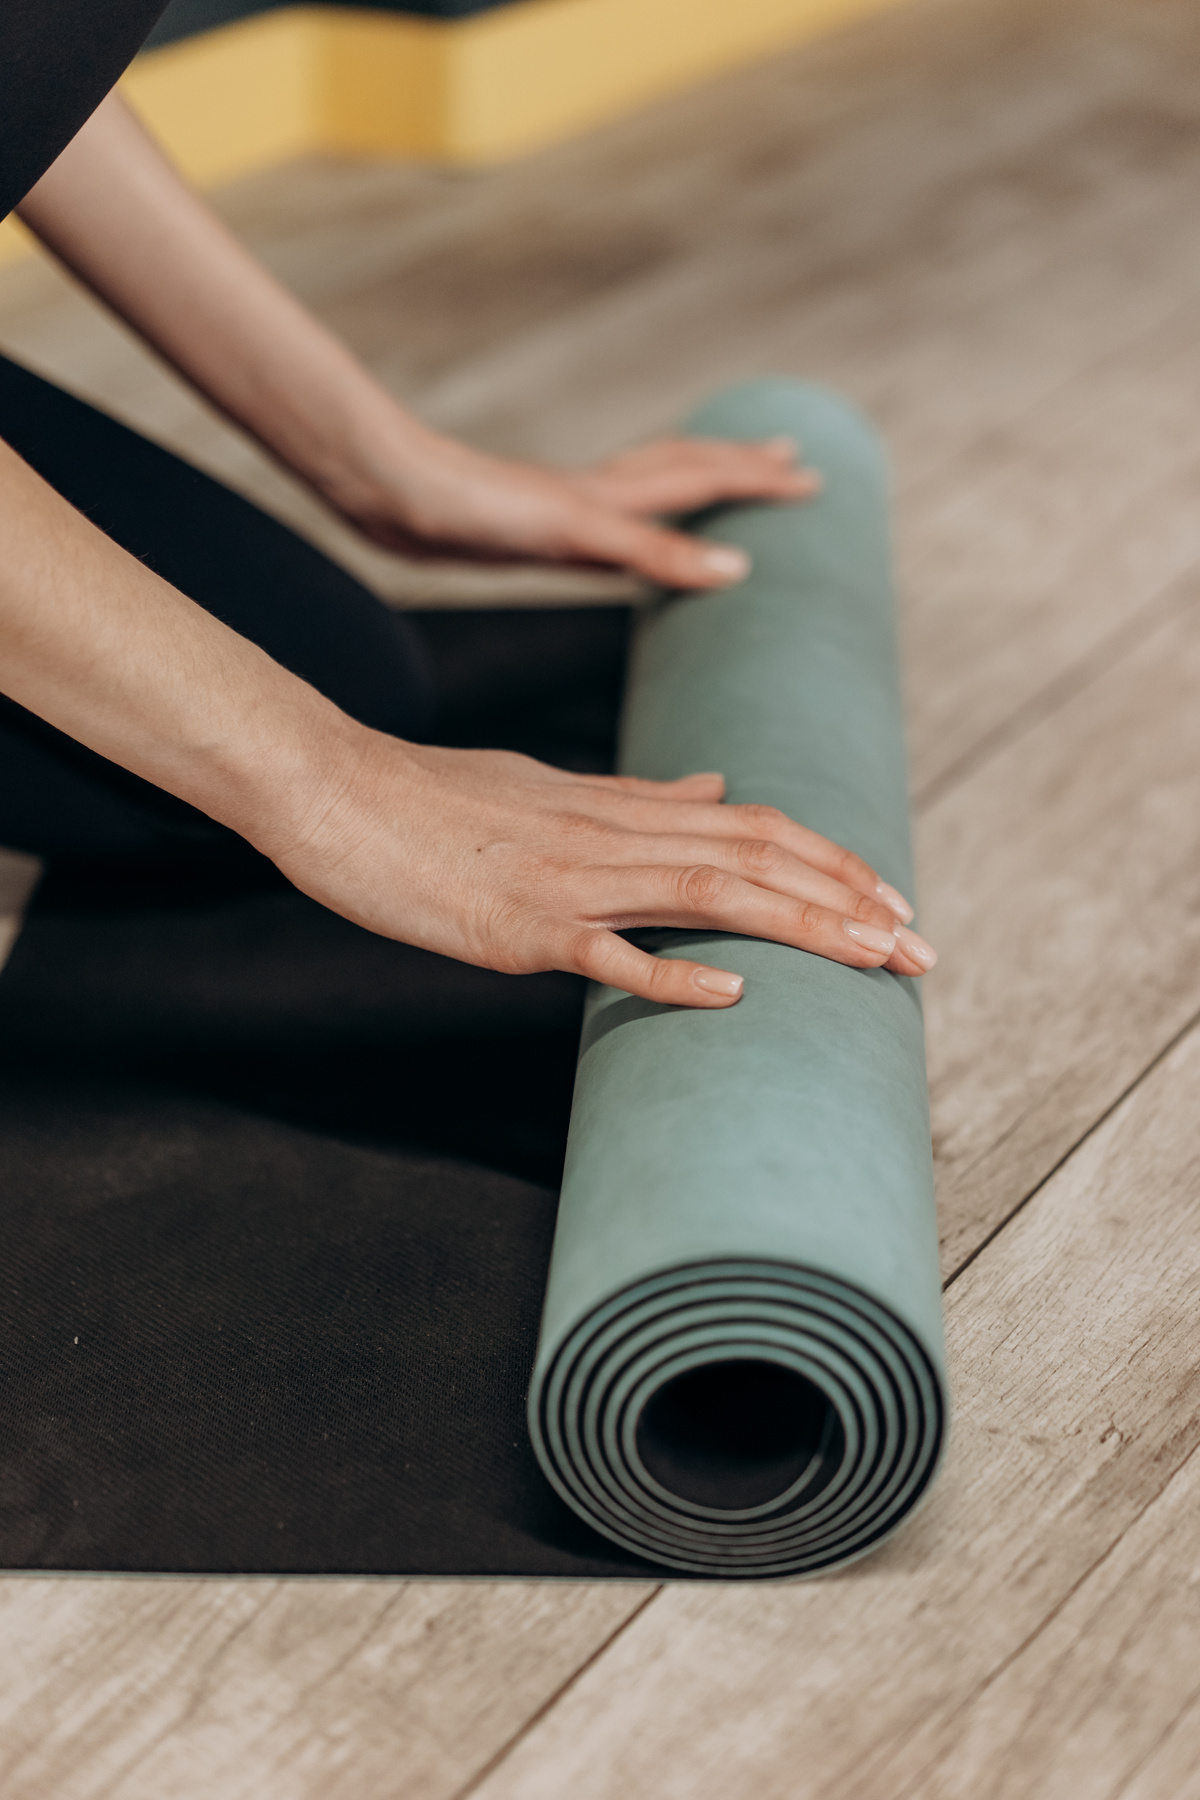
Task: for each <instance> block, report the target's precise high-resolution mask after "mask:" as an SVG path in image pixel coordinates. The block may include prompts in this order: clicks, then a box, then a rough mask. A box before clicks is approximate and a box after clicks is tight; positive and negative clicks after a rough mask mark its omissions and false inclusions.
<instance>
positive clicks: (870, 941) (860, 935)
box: [842, 919, 896, 956]
mask: <svg viewBox="0 0 1200 1800" xmlns="http://www.w3.org/2000/svg"><path fill="white" fill-rule="evenodd" d="M842 930H843V931H844V932H845V934H846V936H847V937H852V938H853V939H854V941H855V943H856V944H861V945H862V947H863V949H864V950H874V951H877V952H878V954H879V955H880V956H890V955H891V954H892V951H893V950H894V949H895V948H896V939H895V937H894V935H893V933H892V932H890V931H880V930H879V928H878V926H875V925H860V924H859V923H858V920H857V919H843V920H842Z"/></svg>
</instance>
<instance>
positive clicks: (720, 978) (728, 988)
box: [692, 969, 745, 1000]
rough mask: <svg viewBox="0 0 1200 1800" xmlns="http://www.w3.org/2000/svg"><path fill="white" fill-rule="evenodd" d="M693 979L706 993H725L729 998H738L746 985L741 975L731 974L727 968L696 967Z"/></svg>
mask: <svg viewBox="0 0 1200 1800" xmlns="http://www.w3.org/2000/svg"><path fill="white" fill-rule="evenodd" d="M692 980H693V981H694V982H695V984H696V986H697V987H698V988H703V989H704V992H705V993H706V994H724V996H725V998H726V999H727V1000H736V999H737V997H738V995H739V994H740V993H741V991H742V988H743V987H744V986H745V982H744V981H743V979H742V977H741V976H740V975H730V974H729V973H728V971H727V970H725V969H694V970H693V971H692Z"/></svg>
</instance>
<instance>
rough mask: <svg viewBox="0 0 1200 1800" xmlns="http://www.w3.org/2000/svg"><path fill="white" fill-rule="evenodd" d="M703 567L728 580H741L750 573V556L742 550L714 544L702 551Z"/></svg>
mask: <svg viewBox="0 0 1200 1800" xmlns="http://www.w3.org/2000/svg"><path fill="white" fill-rule="evenodd" d="M703 560H704V567H705V568H706V569H707V570H708V571H709V573H710V574H712V575H724V576H725V578H726V579H727V580H728V581H743V580H744V579H745V578H746V576H747V575H748V574H749V573H750V558H749V557H748V556H747V555H746V552H745V551H744V550H734V549H732V548H729V547H726V546H724V545H720V544H717V545H714V546H713V548H712V549H711V550H706V551H705V552H704V558H703Z"/></svg>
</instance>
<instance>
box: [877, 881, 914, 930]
mask: <svg viewBox="0 0 1200 1800" xmlns="http://www.w3.org/2000/svg"><path fill="white" fill-rule="evenodd" d="M875 892H876V893H877V894H878V895H879V898H880V899H881V900H882V901H883V904H884V905H885V906H887V907H890V908H891V910H892V912H894V913H895V915H896V917H897V918H898V919H899V920H900V922H901V923H902V924H904V925H907V924H908V921H909V920H910V919H911V918H912V916H913V909H912V907H911V906H910V905H909V904H908V901H907V900H906V899H905V898H904V895H903V894H901V893H898V892H897V891H896V889H895V888H894V887H889V886H888V884H887V882H886V881H877V882H876V883H875Z"/></svg>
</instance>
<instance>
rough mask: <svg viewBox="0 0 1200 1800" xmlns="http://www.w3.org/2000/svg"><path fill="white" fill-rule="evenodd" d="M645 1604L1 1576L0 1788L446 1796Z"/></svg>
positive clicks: (136, 1795)
mask: <svg viewBox="0 0 1200 1800" xmlns="http://www.w3.org/2000/svg"><path fill="white" fill-rule="evenodd" d="M653 1591H654V1590H653V1589H649V1588H644V1587H642V1586H640V1585H639V1584H636V1583H630V1584H615V1585H608V1586H603V1585H600V1584H593V1585H591V1586H578V1587H571V1588H569V1589H567V1590H565V1591H554V1590H550V1589H548V1588H546V1587H544V1586H541V1587H539V1586H538V1585H536V1584H534V1583H530V1582H524V1583H522V1582H507V1583H495V1584H485V1583H474V1584H472V1583H466V1582H462V1583H456V1582H425V1583H404V1582H393V1581H321V1580H316V1581H312V1580H309V1581H266V1580H260V1581H249V1580H243V1581H223V1580H205V1581H184V1580H140V1581H138V1580H120V1579H95V1580H91V1581H88V1580H80V1579H62V1580H44V1579H43V1580H38V1579H34V1578H13V1577H8V1578H7V1579H4V1580H0V1642H3V1644H4V1646H5V1653H4V1663H5V1675H4V1681H3V1683H2V1684H0V1791H2V1792H3V1793H4V1796H5V1800H47V1796H48V1795H53V1796H54V1800H164V1796H168V1795H169V1796H170V1797H171V1800H191V1797H192V1796H195V1797H196V1800H201V1796H203V1797H204V1800H211V1797H212V1796H214V1795H217V1794H219V1795H220V1796H221V1800H307V1797H308V1796H312V1800H367V1797H369V1796H381V1797H382V1796H384V1795H392V1794H396V1793H400V1792H402V1793H403V1794H404V1797H405V1800H426V1797H427V1796H439V1797H441V1796H448V1795H450V1794H452V1793H453V1792H454V1791H455V1790H456V1788H458V1787H459V1786H460V1785H461V1783H462V1782H463V1781H464V1780H465V1779H467V1778H468V1777H469V1776H470V1774H471V1772H472V1771H473V1770H474V1769H476V1768H477V1767H478V1766H479V1764H480V1763H481V1762H483V1761H484V1760H486V1758H487V1757H488V1756H489V1755H490V1754H491V1752H492V1751H493V1749H494V1747H495V1746H496V1745H497V1744H498V1743H503V1742H504V1741H505V1740H506V1739H507V1738H508V1737H509V1736H511V1734H512V1733H513V1732H514V1731H516V1730H517V1729H519V1728H520V1726H521V1724H522V1723H523V1722H524V1721H525V1720H526V1719H527V1718H528V1717H529V1716H530V1714H531V1713H533V1712H535V1711H536V1710H537V1708H538V1707H539V1706H541V1705H543V1704H545V1702H546V1701H548V1700H549V1699H550V1698H552V1696H553V1695H554V1693H555V1691H556V1690H557V1688H558V1687H560V1686H561V1685H562V1683H563V1682H564V1681H566V1680H568V1679H569V1678H570V1676H571V1674H572V1673H573V1672H574V1671H575V1670H576V1669H577V1668H578V1667H579V1665H580V1664H581V1663H582V1662H585V1661H586V1660H587V1658H588V1657H589V1656H591V1655H594V1654H595V1653H596V1651H597V1650H598V1649H599V1648H601V1647H602V1646H603V1645H604V1644H605V1643H606V1642H608V1641H609V1640H610V1639H611V1637H612V1636H613V1634H614V1633H615V1632H617V1631H619V1630H620V1628H621V1626H622V1625H623V1624H624V1623H625V1622H626V1621H627V1620H628V1619H629V1618H631V1617H632V1616H633V1615H634V1614H636V1612H637V1610H638V1608H639V1607H640V1606H641V1605H643V1604H644V1601H645V1599H646V1596H647V1593H651V1592H653ZM551 1595H553V1597H552V1598H551Z"/></svg>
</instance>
